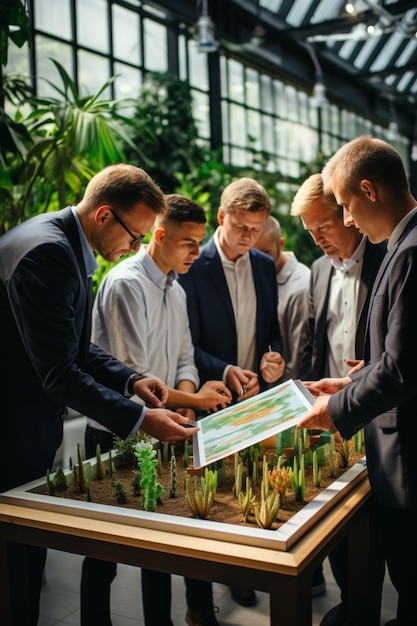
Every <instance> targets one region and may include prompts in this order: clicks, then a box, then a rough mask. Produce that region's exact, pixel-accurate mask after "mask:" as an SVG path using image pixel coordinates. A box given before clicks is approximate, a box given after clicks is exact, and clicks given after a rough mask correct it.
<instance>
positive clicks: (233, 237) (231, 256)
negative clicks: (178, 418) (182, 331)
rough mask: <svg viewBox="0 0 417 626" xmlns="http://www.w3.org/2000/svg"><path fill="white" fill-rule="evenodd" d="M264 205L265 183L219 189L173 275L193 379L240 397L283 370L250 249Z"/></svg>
mask: <svg viewBox="0 0 417 626" xmlns="http://www.w3.org/2000/svg"><path fill="white" fill-rule="evenodd" d="M270 211H271V202H270V199H269V197H268V194H267V193H266V191H265V189H264V188H263V187H262V186H261V185H259V184H258V183H257V182H256V181H254V180H252V179H250V178H241V179H239V180H237V181H234V182H233V183H231V184H230V185H228V187H226V188H225V189H224V191H223V193H222V196H221V206H220V208H219V210H218V213H217V220H218V222H219V227H218V229H217V230H216V232H215V234H214V236H213V237H212V238H211V239H210V240H209V241H208V243H207V244H206V245H205V246H203V247H202V249H201V251H200V257H199V258H198V259H197V260H196V261H195V262H194V264H193V266H192V267H191V268H190V270H189V272H188V274H183V275H181V276H180V279H179V281H180V283H181V285H182V286H183V287H184V289H185V291H186V293H187V307H188V316H189V320H190V329H191V335H192V339H193V344H194V350H195V362H196V365H197V368H198V372H199V375H200V382H201V383H204V382H206V381H207V380H223V381H224V382H226V384H227V385H228V387H229V388H230V389H231V391H232V392H233V393H234V398H235V399H239V400H244V399H246V398H250V397H252V396H254V395H256V394H257V393H258V392H259V391H260V390H263V389H265V388H266V386H267V385H268V384H270V383H275V382H276V381H277V380H278V379H279V378H280V377H281V376H282V375H283V372H284V367H285V362H284V359H283V358H282V356H281V350H282V343H281V336H280V331H279V324H278V315H277V302H278V295H277V281H276V273H275V264H274V261H273V260H272V258H271V257H269V256H267V255H265V254H263V253H262V252H259V251H258V250H253V249H251V248H252V247H253V246H254V244H255V242H256V240H257V239H258V237H259V236H260V234H261V232H262V228H263V226H264V224H265V221H266V218H267V217H268V215H269V213H270ZM231 591H232V597H233V599H234V600H235V601H236V602H239V603H240V604H244V605H247V606H250V605H253V604H254V603H255V601H256V598H255V594H254V592H253V591H251V590H242V589H232V590H231Z"/></svg>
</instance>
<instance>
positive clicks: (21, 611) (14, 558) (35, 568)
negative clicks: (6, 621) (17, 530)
mask: <svg viewBox="0 0 417 626" xmlns="http://www.w3.org/2000/svg"><path fill="white" fill-rule="evenodd" d="M7 560H8V565H9V574H10V578H9V584H10V603H11V613H12V624H13V626H36V624H37V623H38V619H39V600H40V595H41V587H42V578H43V572H44V569H45V561H46V548H37V547H35V546H26V545H22V544H13V543H10V544H8V546H7ZM22 563H23V564H26V569H25V571H22V569H21V565H22ZM22 584H25V585H26V584H27V587H28V592H29V598H28V603H27V604H26V603H24V602H22V595H21V593H19V592H20V589H21V585H22Z"/></svg>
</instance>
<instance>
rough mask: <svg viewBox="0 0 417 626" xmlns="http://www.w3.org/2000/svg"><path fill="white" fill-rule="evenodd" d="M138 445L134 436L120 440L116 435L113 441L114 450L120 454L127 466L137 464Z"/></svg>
mask: <svg viewBox="0 0 417 626" xmlns="http://www.w3.org/2000/svg"><path fill="white" fill-rule="evenodd" d="M137 443H138V441H137V439H136V437H135V436H133V435H129V436H128V437H126V439H120V437H117V435H115V437H114V439H113V448H114V450H115V451H116V452H117V454H120V455H121V456H122V457H123V458H124V460H125V462H126V463H127V464H131V465H133V464H135V463H136V453H135V446H136V444H137Z"/></svg>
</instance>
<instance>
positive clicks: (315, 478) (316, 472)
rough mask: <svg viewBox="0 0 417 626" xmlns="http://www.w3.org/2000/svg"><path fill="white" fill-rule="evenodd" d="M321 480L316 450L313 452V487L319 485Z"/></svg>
mask: <svg viewBox="0 0 417 626" xmlns="http://www.w3.org/2000/svg"><path fill="white" fill-rule="evenodd" d="M320 482H321V469H320V468H319V463H318V457H317V450H314V452H313V484H314V486H315V487H320Z"/></svg>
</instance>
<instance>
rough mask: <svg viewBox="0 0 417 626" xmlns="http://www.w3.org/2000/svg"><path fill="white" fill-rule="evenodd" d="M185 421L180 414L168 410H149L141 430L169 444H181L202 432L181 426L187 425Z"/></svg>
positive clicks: (196, 428)
mask: <svg viewBox="0 0 417 626" xmlns="http://www.w3.org/2000/svg"><path fill="white" fill-rule="evenodd" d="M186 423H187V419H185V418H184V417H183V416H182V415H179V413H174V411H169V410H168V409H148V410H147V412H146V415H145V418H144V420H143V422H142V424H141V429H142V430H144V431H145V433H148V435H151V437H155V439H159V441H166V442H168V443H179V442H180V441H184V440H185V439H191V437H192V436H193V435H194V434H195V433H196V432H197V431H198V430H200V429H199V428H198V427H195V428H184V426H181V424H186Z"/></svg>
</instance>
